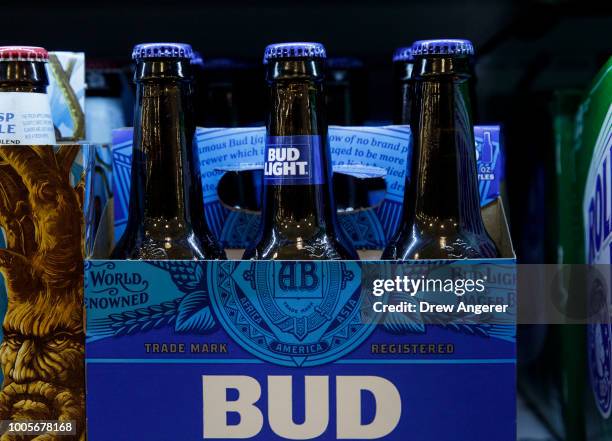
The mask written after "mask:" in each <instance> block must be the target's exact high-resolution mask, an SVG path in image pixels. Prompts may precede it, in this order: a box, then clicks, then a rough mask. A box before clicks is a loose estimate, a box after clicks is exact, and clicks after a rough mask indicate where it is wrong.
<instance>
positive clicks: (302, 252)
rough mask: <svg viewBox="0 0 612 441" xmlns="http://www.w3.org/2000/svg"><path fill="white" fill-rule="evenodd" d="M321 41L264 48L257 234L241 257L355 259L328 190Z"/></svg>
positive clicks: (327, 150)
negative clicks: (265, 107) (265, 99)
mask: <svg viewBox="0 0 612 441" xmlns="http://www.w3.org/2000/svg"><path fill="white" fill-rule="evenodd" d="M325 57H326V55H325V48H324V47H323V45H321V44H319V43H281V44H273V45H270V46H268V47H267V48H266V51H265V55H264V64H265V65H266V78H267V83H268V90H269V112H268V117H267V124H266V147H265V157H264V176H263V204H262V219H261V226H260V232H259V237H258V238H257V239H256V241H255V243H254V244H253V245H252V246H250V247H249V248H248V249H247V251H246V252H245V254H244V258H245V259H287V260H329V259H357V253H356V252H355V250H354V248H353V247H352V245H351V243H350V242H349V241H348V239H347V238H346V237H345V234H344V232H343V231H342V230H341V228H340V226H339V224H338V221H337V215H336V207H335V203H334V199H333V197H332V195H333V190H332V181H331V160H330V154H329V146H328V140H327V122H326V120H325V95H324V89H323V85H324V68H325V66H324V62H325Z"/></svg>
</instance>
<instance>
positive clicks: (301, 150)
mask: <svg viewBox="0 0 612 441" xmlns="http://www.w3.org/2000/svg"><path fill="white" fill-rule="evenodd" d="M324 147H325V145H324V140H323V139H322V138H321V136H318V135H298V136H266V150H265V152H264V184H265V185H320V184H323V183H324V182H325V170H323V169H322V164H321V160H322V158H321V154H322V152H321V149H322V148H324Z"/></svg>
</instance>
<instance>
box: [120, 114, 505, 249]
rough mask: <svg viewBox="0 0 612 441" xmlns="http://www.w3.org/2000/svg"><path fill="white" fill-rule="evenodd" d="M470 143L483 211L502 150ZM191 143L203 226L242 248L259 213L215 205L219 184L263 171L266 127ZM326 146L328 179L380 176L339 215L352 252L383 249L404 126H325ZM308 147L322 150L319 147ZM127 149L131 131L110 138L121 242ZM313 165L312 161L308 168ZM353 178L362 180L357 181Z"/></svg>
mask: <svg viewBox="0 0 612 441" xmlns="http://www.w3.org/2000/svg"><path fill="white" fill-rule="evenodd" d="M474 137H475V144H476V145H475V148H476V152H477V155H478V158H479V159H478V184H479V190H480V203H481V206H485V205H487V204H489V203H491V202H493V201H494V200H496V199H497V198H498V197H499V191H500V190H499V189H500V182H501V181H502V179H503V167H504V161H503V158H504V155H503V150H502V148H501V137H500V127H499V126H495V125H491V126H475V127H474ZM196 138H197V144H198V152H199V155H200V166H201V171H202V189H203V192H204V207H205V212H206V219H207V221H208V224H209V227H210V229H211V230H212V232H213V233H214V234H215V235H216V236H217V237H218V238H219V239H220V240H221V242H222V243H223V245H224V246H226V247H228V248H244V247H245V246H247V245H248V244H249V243H251V242H252V241H253V240H254V238H255V236H256V234H257V232H258V230H259V228H258V226H259V213H256V212H251V211H246V210H240V209H234V208H233V207H230V206H228V205H227V204H225V203H223V201H221V200H220V198H219V194H218V185H219V182H220V181H221V179H222V177H223V176H224V175H225V174H227V173H235V172H237V171H241V170H262V169H263V167H264V163H265V162H267V161H266V160H265V158H267V156H266V152H265V150H266V128H265V127H236V128H229V129H202V128H198V130H197V132H196ZM325 141H326V142H329V153H330V157H329V160H330V161H331V166H332V167H333V171H334V173H344V174H349V175H351V176H355V177H357V178H358V179H363V178H368V177H371V176H369V175H370V174H369V173H368V174H363V173H361V172H362V171H363V170H364V167H366V168H368V167H374V168H378V169H384V170H385V171H386V173H385V176H384V181H385V188H382V189H376V190H372V191H368V194H367V199H368V201H369V202H370V203H371V206H369V207H368V208H365V209H357V210H352V211H344V212H340V213H339V214H340V216H339V221H340V223H341V225H342V227H343V228H344V230H345V231H347V232H348V233H349V235H350V236H351V240H352V242H353V244H354V245H355V247H357V248H363V249H376V248H383V247H384V246H385V245H386V243H387V241H388V239H389V238H390V237H391V236H392V235H393V234H394V233H395V232H396V231H397V228H398V227H399V224H400V222H401V211H402V204H403V194H404V184H405V182H406V178H407V177H409V176H407V175H409V166H408V164H410V157H411V136H410V128H409V127H408V126H386V127H341V126H330V127H329V137H328V140H325ZM309 142H312V143H317V142H318V143H321V142H322V140H320V139H319V141H312V140H311V141H309ZM131 144H132V129H129V128H126V129H119V130H115V131H113V173H114V175H113V190H114V201H115V211H114V216H115V237H120V236H121V234H122V232H123V229H124V228H125V224H126V222H127V213H128V200H129V193H130V192H129V186H130V163H131V154H132V145H131ZM312 145H313V147H314V146H315V144H312ZM317 145H318V144H317ZM315 150H318V149H315ZM315 159H316V158H312V160H313V163H314V161H315ZM489 161H490V162H489ZM317 163H319V162H318V161H317ZM276 167H280V166H278V165H277V166H276ZM230 170H231V171H230ZM314 171H315V172H317V173H320V174H319V175H315V177H314V179H313V180H314V181H315V183H316V181H317V179H318V178H317V176H319V177H320V178H321V179H325V178H326V175H325V174H324V173H326V170H325V169H321V168H315V169H314ZM359 174H361V175H362V176H357V175H359ZM330 175H331V173H330ZM261 181H263V179H262V180H261ZM283 182H284V181H283ZM262 183H263V182H262ZM366 187H367V185H366ZM254 190H255V192H256V193H257V195H258V197H260V196H259V195H260V191H261V188H260V186H258V185H255V188H254Z"/></svg>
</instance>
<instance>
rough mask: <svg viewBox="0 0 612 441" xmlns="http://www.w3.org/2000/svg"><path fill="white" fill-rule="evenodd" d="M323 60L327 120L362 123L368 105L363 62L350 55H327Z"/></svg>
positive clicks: (356, 124)
mask: <svg viewBox="0 0 612 441" xmlns="http://www.w3.org/2000/svg"><path fill="white" fill-rule="evenodd" d="M326 64H327V69H326V73H325V75H326V89H327V92H326V97H327V100H326V105H327V118H328V123H329V124H336V125H339V126H362V125H363V124H364V123H365V119H366V109H367V106H366V101H367V96H366V90H367V79H366V74H365V69H364V66H363V62H362V61H361V60H359V59H357V58H352V57H337V58H329V59H328V60H327V63H326Z"/></svg>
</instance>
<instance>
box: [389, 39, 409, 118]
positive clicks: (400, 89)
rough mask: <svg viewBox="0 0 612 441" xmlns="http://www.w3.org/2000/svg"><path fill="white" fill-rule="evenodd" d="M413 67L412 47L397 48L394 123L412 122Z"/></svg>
mask: <svg viewBox="0 0 612 441" xmlns="http://www.w3.org/2000/svg"><path fill="white" fill-rule="evenodd" d="M413 67H414V57H413V56H412V48H411V47H410V46H408V47H400V48H398V49H396V50H395V52H394V53H393V124H401V125H407V124H410V84H411V80H410V77H411V76H412V69H413Z"/></svg>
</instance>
